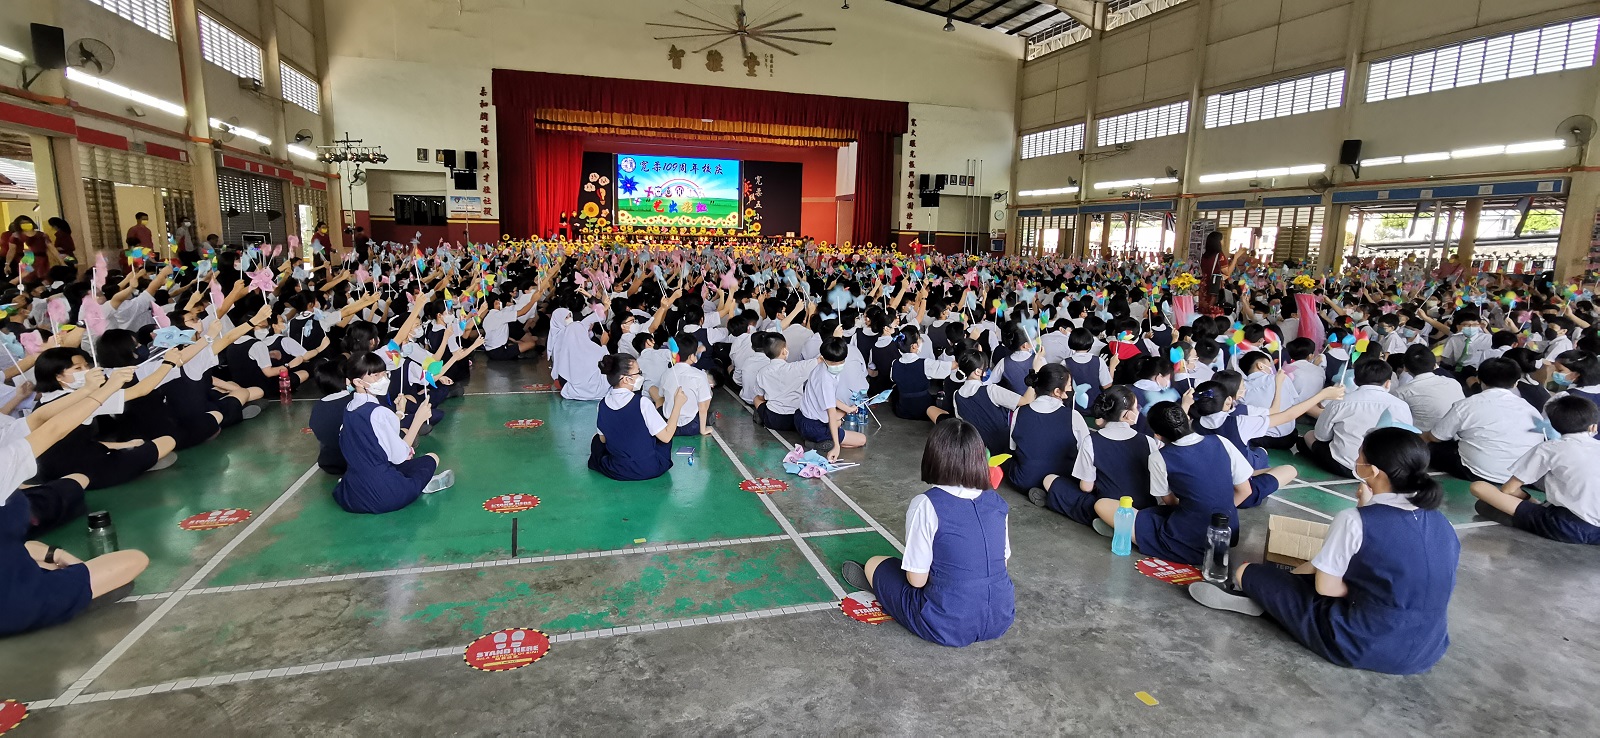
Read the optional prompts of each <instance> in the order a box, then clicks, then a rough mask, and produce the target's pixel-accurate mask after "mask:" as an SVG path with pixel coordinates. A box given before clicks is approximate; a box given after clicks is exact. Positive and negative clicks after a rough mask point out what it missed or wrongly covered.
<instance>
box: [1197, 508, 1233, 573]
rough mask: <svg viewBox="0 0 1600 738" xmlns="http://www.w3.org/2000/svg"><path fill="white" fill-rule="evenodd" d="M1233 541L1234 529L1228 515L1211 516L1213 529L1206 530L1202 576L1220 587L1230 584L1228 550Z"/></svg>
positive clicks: (1201, 565)
mask: <svg viewBox="0 0 1600 738" xmlns="http://www.w3.org/2000/svg"><path fill="white" fill-rule="evenodd" d="M1232 540H1233V528H1232V527H1230V526H1229V525H1228V515H1227V513H1216V514H1214V515H1212V516H1211V527H1209V528H1207V529H1206V557H1205V560H1204V561H1202V562H1200V576H1203V577H1205V579H1206V581H1208V582H1210V583H1212V584H1215V585H1217V586H1219V587H1221V586H1225V585H1227V583H1228V549H1229V548H1230V545H1229V544H1230V543H1231V542H1232Z"/></svg>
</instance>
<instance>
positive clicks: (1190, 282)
mask: <svg viewBox="0 0 1600 738" xmlns="http://www.w3.org/2000/svg"><path fill="white" fill-rule="evenodd" d="M1199 284H1200V280H1199V279H1196V278H1195V276H1194V275H1193V274H1190V273H1189V272H1184V273H1182V274H1179V275H1178V276H1176V277H1173V278H1172V281H1171V282H1168V283H1167V286H1168V287H1170V288H1171V289H1172V291H1173V292H1176V293H1178V294H1180V295H1187V294H1189V291H1190V290H1193V289H1194V288H1195V287H1196V286H1197V285H1199Z"/></svg>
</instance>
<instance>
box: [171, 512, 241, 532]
mask: <svg viewBox="0 0 1600 738" xmlns="http://www.w3.org/2000/svg"><path fill="white" fill-rule="evenodd" d="M249 519H250V511H249V510H246V509H244V508H239V507H232V508H228V509H226V510H212V511H211V512H203V513H200V514H199V515H191V516H189V517H187V518H184V519H183V520H182V521H181V522H179V523H178V527H179V528H182V529H184V530H214V529H217V528H226V527H228V526H230V525H238V524H240V523H243V522H244V521H246V520H249Z"/></svg>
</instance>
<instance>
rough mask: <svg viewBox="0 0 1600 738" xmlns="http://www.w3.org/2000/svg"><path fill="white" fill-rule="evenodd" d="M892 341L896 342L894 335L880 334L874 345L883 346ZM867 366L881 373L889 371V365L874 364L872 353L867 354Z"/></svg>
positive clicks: (875, 346)
mask: <svg viewBox="0 0 1600 738" xmlns="http://www.w3.org/2000/svg"><path fill="white" fill-rule="evenodd" d="M891 343H894V336H878V340H877V341H875V342H873V344H872V347H873V348H883V347H885V346H888V345H889V344H891ZM867 368H868V369H871V370H873V371H876V372H878V373H879V374H885V373H887V372H888V371H889V367H886V366H878V365H877V364H874V363H873V362H872V355H871V354H868V355H867Z"/></svg>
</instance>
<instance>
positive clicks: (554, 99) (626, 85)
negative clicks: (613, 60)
mask: <svg viewBox="0 0 1600 738" xmlns="http://www.w3.org/2000/svg"><path fill="white" fill-rule="evenodd" d="M493 94H494V108H495V115H496V121H497V125H496V128H497V129H498V131H499V133H500V141H501V144H500V155H501V160H500V166H501V173H500V189H501V193H500V194H501V203H500V204H501V215H502V226H503V230H505V232H507V233H510V234H513V235H528V234H537V235H541V236H549V235H550V234H551V233H553V232H554V231H555V230H556V228H557V226H558V222H559V218H560V214H561V213H563V212H573V211H576V210H577V209H578V207H579V202H578V200H579V191H580V190H579V188H576V187H574V186H573V184H572V183H574V182H578V181H580V179H581V178H583V176H584V173H583V137H584V136H587V135H613V136H631V137H641V138H667V139H676V140H686V141H737V142H744V143H758V144H769V145H771V144H775V145H784V146H844V145H847V144H849V143H850V142H852V141H854V142H856V144H857V157H856V199H855V216H854V227H853V229H852V231H853V232H852V234H851V240H852V241H854V242H856V243H866V242H869V241H870V242H872V243H874V244H880V245H881V244H886V243H889V238H890V228H891V226H892V223H891V220H892V218H893V217H894V212H893V200H892V199H891V197H892V193H891V192H890V190H891V188H892V186H893V178H892V177H893V174H892V170H893V166H894V151H893V139H894V137H895V136H898V135H901V134H902V133H904V132H905V131H906V125H907V123H908V121H909V117H910V116H909V113H908V111H907V105H906V103H903V102H888V101H883V100H862V99H855V98H840V97H828V96H824V95H801V94H795V93H785V92H770V91H765V90H739V89H732V88H726V87H713V86H709V85H685V84H674V83H667V82H647V81H642V80H620V79H606V78H600V77H584V76H580V75H567V74H549V73H544V72H523V71H516V70H509V69H496V70H494V74H493ZM653 163H654V162H653V161H652V170H653V168H654V167H653ZM652 173H653V172H652ZM735 177H736V179H735V182H738V181H739V180H738V179H737V175H735ZM619 184H620V183H619ZM618 195H619V196H620V195H621V193H620V192H619V193H618ZM652 207H653V203H652Z"/></svg>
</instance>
